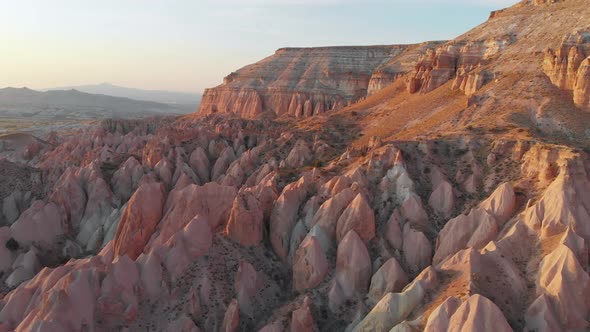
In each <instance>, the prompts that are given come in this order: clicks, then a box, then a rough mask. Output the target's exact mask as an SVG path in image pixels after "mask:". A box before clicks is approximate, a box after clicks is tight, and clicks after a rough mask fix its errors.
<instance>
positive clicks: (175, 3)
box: [0, 0, 517, 92]
mask: <svg viewBox="0 0 590 332" xmlns="http://www.w3.org/2000/svg"><path fill="white" fill-rule="evenodd" d="M516 2H517V1H516V0H406V1H404V0H217V1H214V0H159V1H156V0H51V1H49V0H2V1H0V87H4V86H14V87H22V86H28V87H30V88H35V89H41V88H49V87H56V86H67V85H80V84H94V83H101V82H111V83H114V84H118V85H124V86H129V87H137V88H147V89H167V90H177V91H189V92H197V91H201V90H202V89H203V88H205V87H210V86H214V85H217V84H219V83H220V82H221V80H222V78H223V77H224V76H225V75H226V74H228V73H230V72H231V71H232V70H235V69H238V68H240V67H242V66H244V65H247V64H249V63H252V62H255V61H257V60H259V59H261V58H263V57H266V56H268V55H271V54H272V53H273V52H274V50H275V49H277V48H280V47H285V46H329V45H373V44H395V43H411V42H419V41H424V40H438V39H450V38H454V37H456V36H458V35H459V34H461V33H463V32H465V31H467V30H468V29H470V28H472V27H474V26H476V25H478V24H480V23H482V22H484V21H485V20H486V19H487V17H488V14H489V12H490V11H491V10H494V9H499V8H502V7H506V6H509V5H511V4H513V3H516Z"/></svg>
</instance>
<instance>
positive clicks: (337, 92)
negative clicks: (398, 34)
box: [199, 43, 436, 117]
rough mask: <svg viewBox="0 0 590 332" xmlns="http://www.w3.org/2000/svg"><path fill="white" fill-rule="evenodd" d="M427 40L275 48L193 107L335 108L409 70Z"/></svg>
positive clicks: (300, 113)
mask: <svg viewBox="0 0 590 332" xmlns="http://www.w3.org/2000/svg"><path fill="white" fill-rule="evenodd" d="M430 44H436V43H423V44H419V45H392V46H362V47H319V48H284V49H279V50H277V51H276V53H275V54H274V55H272V56H270V57H268V58H266V59H264V60H262V61H260V62H258V63H255V64H252V65H249V66H246V67H244V68H242V69H240V70H238V71H236V72H233V73H231V74H230V75H228V76H226V77H225V79H224V82H223V84H222V85H220V86H218V87H215V88H211V89H207V90H206V91H205V93H204V95H203V100H202V102H201V106H200V108H199V112H200V113H203V114H212V113H217V112H219V113H235V114H239V115H241V116H245V117H255V116H256V115H259V114H260V113H262V112H263V111H272V112H274V113H276V114H279V115H281V114H288V115H292V116H295V117H308V116H312V115H319V114H323V113H325V112H328V111H333V110H339V109H342V108H344V107H345V106H347V105H350V104H351V103H352V102H355V101H357V100H359V99H361V98H364V97H366V96H367V94H371V93H374V92H375V91H378V90H380V89H382V88H383V87H385V86H386V85H387V84H389V83H391V82H392V81H393V80H394V79H396V78H398V77H400V76H401V75H403V74H405V73H406V72H408V71H410V70H411V69H412V66H413V63H414V62H415V59H416V58H417V57H418V55H419V54H420V50H422V49H424V48H426V47H427V46H428V45H430Z"/></svg>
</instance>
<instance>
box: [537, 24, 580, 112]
mask: <svg viewBox="0 0 590 332" xmlns="http://www.w3.org/2000/svg"><path fill="white" fill-rule="evenodd" d="M543 70H544V71H545V73H546V74H547V76H549V79H551V82H552V83H553V84H555V86H557V87H558V88H560V89H565V90H571V91H573V93H574V102H575V103H576V105H578V106H580V107H583V108H590V29H583V30H577V31H574V32H572V33H570V34H568V35H567V36H565V37H564V38H563V41H562V42H561V45H560V46H559V48H557V49H556V50H555V49H547V51H546V52H545V61H544V62H543Z"/></svg>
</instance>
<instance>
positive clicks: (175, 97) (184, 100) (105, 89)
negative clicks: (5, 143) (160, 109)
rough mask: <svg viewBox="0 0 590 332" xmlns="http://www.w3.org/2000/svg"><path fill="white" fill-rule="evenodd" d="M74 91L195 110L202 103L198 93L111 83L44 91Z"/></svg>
mask: <svg viewBox="0 0 590 332" xmlns="http://www.w3.org/2000/svg"><path fill="white" fill-rule="evenodd" d="M72 89H73V90H78V91H81V92H86V93H92V94H101V95H108V96H113V97H124V98H131V99H136V100H147V101H154V102H158V103H164V104H176V105H191V106H194V109H196V108H197V106H198V105H199V103H200V101H201V95H200V94H197V93H194V94H192V93H182V92H173V91H162V90H142V89H135V88H126V87H122V86H116V85H113V84H110V83H102V84H94V85H80V86H69V87H61V88H51V89H45V90H44V91H54V90H72Z"/></svg>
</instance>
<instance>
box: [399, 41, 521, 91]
mask: <svg viewBox="0 0 590 332" xmlns="http://www.w3.org/2000/svg"><path fill="white" fill-rule="evenodd" d="M511 42H512V39H511V38H510V37H509V36H506V37H502V38H498V39H486V40H478V41H453V42H451V43H448V44H445V45H443V46H440V47H438V48H436V49H429V50H428V51H426V52H425V54H424V55H423V56H422V57H421V58H420V60H419V61H418V63H417V64H416V69H415V71H414V73H413V74H412V75H411V77H410V78H409V79H408V82H407V90H408V92H409V93H416V92H419V93H428V92H430V91H432V90H434V89H436V88H438V87H440V86H442V85H443V84H445V83H447V82H448V81H450V80H451V79H453V78H454V79H455V82H453V88H455V89H461V90H462V91H464V92H465V93H466V94H468V95H470V94H473V93H475V91H477V89H479V88H481V87H482V86H483V85H484V84H485V83H487V82H488V81H489V80H490V75H489V74H488V73H486V72H477V73H475V72H474V73H471V72H472V71H473V70H475V69H477V68H478V66H479V65H480V64H482V63H483V62H485V61H486V60H488V59H490V58H492V57H494V56H495V55H496V54H498V53H499V52H500V51H502V50H503V49H504V48H506V47H507V46H508V45H510V43H511Z"/></svg>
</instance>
